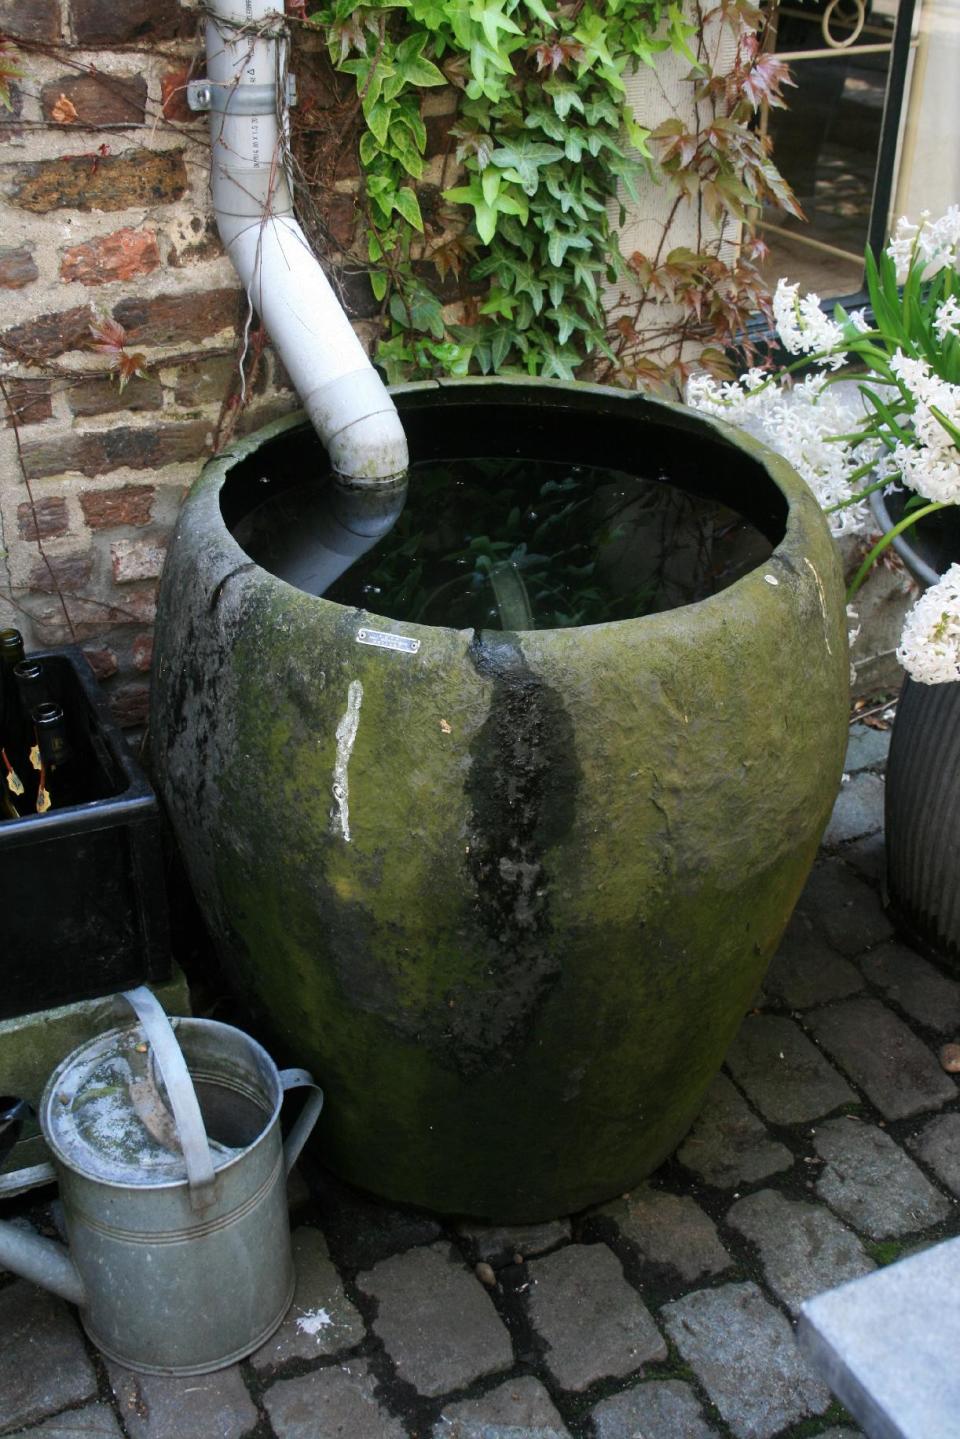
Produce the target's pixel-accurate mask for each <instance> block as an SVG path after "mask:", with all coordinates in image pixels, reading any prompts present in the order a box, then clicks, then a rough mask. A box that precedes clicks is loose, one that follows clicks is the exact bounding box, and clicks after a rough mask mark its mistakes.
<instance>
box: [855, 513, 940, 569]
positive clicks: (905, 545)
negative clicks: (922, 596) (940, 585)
mask: <svg viewBox="0 0 960 1439" xmlns="http://www.w3.org/2000/svg"><path fill="white" fill-rule="evenodd" d="M869 500H870V510H871V512H872V514H873V518H874V519H875V520H876V522H877V524H878V525H879V526H880V528H881V529H882V530H883V533H884V534H885V535H886V534H889V532H890V531H891V530H892V529H893V527H894V524H895V523H896V522H895V521H894V519H893V516H892V515H891V514H890V511H889V510H888V509H887V502H886V500H885V499H884V497H883V491H882V490H873V491H872V492H871V494H870V495H869ZM891 544H892V545H893V548H894V549H895V550H896V552H897V554H898V555H899V556H900V558H901V559H902V560H903V563H904V564H905V565H906V567H907V569H908V570H909V571H910V573H911V574H912V575H913V578H914V579H915V580H916V581H917V583H918V584H920V585H923V586H925V587H929V586H930V585H935V584H937V582H938V581H939V579H940V576H939V574H938V573H937V571H936V570H935V569H934V568H933V566H932V565H930V564H928V563H927V561H926V560H925V559H924V558H923V556H922V555H920V554H918V552H917V551H916V550H915V549H914V547H913V545H911V544H910V542H909V540H905V539H904V538H903V535H894V537H893V539H892V541H891Z"/></svg>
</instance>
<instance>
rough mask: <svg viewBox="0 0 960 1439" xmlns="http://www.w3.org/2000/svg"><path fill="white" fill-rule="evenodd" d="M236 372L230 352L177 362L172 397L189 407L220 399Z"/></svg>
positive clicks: (178, 402) (217, 401)
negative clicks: (193, 361)
mask: <svg viewBox="0 0 960 1439" xmlns="http://www.w3.org/2000/svg"><path fill="white" fill-rule="evenodd" d="M236 373H237V360H236V356H234V355H211V356H210V358H209V359H204V360H198V361H196V362H195V363H193V364H189V365H181V367H180V369H179V370H178V371H177V387H176V390H175V392H174V399H175V400H176V402H177V404H178V405H182V406H183V407H184V408H185V409H190V408H192V407H193V406H194V405H209V404H214V403H217V404H218V403H220V401H222V399H223V397H224V395H225V394H227V392H228V390H229V389H230V385H231V382H232V381H233V379H234V377H235V375H236Z"/></svg>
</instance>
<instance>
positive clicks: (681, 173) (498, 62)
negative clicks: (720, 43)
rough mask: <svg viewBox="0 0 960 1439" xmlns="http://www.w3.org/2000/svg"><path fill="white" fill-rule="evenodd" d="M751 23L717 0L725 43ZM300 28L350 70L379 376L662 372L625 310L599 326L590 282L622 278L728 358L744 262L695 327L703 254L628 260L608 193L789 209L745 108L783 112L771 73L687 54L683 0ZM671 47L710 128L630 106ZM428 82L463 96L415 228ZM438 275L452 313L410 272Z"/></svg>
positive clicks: (364, 12) (366, 9)
mask: <svg viewBox="0 0 960 1439" xmlns="http://www.w3.org/2000/svg"><path fill="white" fill-rule="evenodd" d="M756 13H757V12H754V11H752V10H751V8H750V6H749V0H721V5H720V7H719V9H718V10H717V11H714V12H712V14H713V15H719V16H720V17H721V20H722V22H723V23H729V24H731V25H733V26H734V27H735V28H736V30H737V32H738V37H741V36H752V34H753V31H752V29H751V25H752V23H753V17H754V16H756ZM308 23H309V24H310V25H312V26H315V27H320V28H321V29H322V31H323V33H324V35H325V36H326V39H327V42H328V45H329V52H330V56H331V60H332V62H333V64H334V66H335V68H336V69H337V70H339V71H340V72H342V73H345V74H347V75H350V76H352V77H353V78H354V81H355V85H356V96H357V103H358V104H359V106H360V107H361V110H362V115H363V120H364V130H363V133H362V136H361V139H360V145H359V157H360V162H361V166H362V171H363V176H364V182H365V183H364V203H365V208H366V219H367V233H366V246H367V254H366V258H367V261H368V263H369V280H370V284H371V286H372V288H373V292H374V295H375V296H376V298H377V300H378V301H381V302H382V305H383V315H384V321H385V325H384V333H383V335H382V337H381V340H380V343H379V347H378V351H377V359H378V361H379V363H380V364H381V365H382V366H383V368H384V369H385V370H386V373H387V376H388V378H389V379H390V380H391V381H398V380H401V379H405V378H410V377H422V376H425V375H431V374H434V373H438V372H442V373H447V374H451V373H452V374H455V375H460V374H466V373H469V372H480V373H482V374H488V373H491V372H498V373H503V372H511V371H512V372H519V373H523V374H528V375H536V376H544V377H552V378H556V379H571V378H573V377H574V376H575V375H578V374H583V373H584V372H585V371H586V372H592V373H594V374H601V373H602V374H603V376H604V377H606V378H613V379H619V380H621V381H623V382H626V383H635V382H637V381H638V380H640V381H647V382H661V383H669V381H670V380H671V379H674V380H675V379H676V375H675V374H672V373H671V364H670V363H665V364H660V362H658V361H652V360H651V361H649V362H648V363H647V366H646V370H644V368H643V366H642V365H640V366H638V364H637V356H636V354H635V351H636V348H637V346H636V344H635V343H634V342H635V340H636V338H637V336H638V334H639V331H638V328H637V325H636V324H635V323H634V322H633V321H632V320H631V319H630V318H629V317H627V318H626V320H625V318H624V316H623V314H621V315H620V317H619V321H618V325H617V326H616V327H614V328H613V329H611V326H610V323H609V321H608V317H607V315H606V314H605V311H604V304H603V295H604V282H606V283H607V284H608V285H609V284H610V283H613V284H617V283H618V282H619V283H620V284H621V285H625V286H627V287H632V293H634V294H638V293H639V295H640V296H641V305H640V308H642V307H643V304H645V303H647V302H648V301H656V300H657V299H658V298H661V297H662V295H665V294H667V293H668V292H671V298H672V299H676V297H677V295H678V294H679V295H680V302H681V306H682V307H684V306H685V309H684V313H683V316H682V320H683V335H684V338H685V339H687V338H689V337H690V336H694V338H696V335H695V334H694V332H695V331H697V329H698V328H699V330H700V331H701V332H703V333H702V334H701V335H700V336H699V338H700V341H701V344H700V349H701V351H703V350H706V352H707V356H708V362H710V360H711V357H712V361H713V364H714V365H715V367H717V368H722V366H723V363H724V362H723V357H722V354H721V351H720V349H719V348H718V347H717V345H716V343H715V342H716V340H717V338H718V334H719V332H720V331H721V330H722V331H723V335H722V338H723V340H724V341H725V340H726V339H727V332H729V331H731V329H732V326H733V322H734V318H735V314H736V315H739V309H738V303H739V302H740V301H742V302H743V305H744V306H746V305H747V304H749V305H753V306H756V305H757V304H760V305H761V306H762V304H763V300H764V297H763V294H762V287H761V286H760V284H759V280H758V277H757V275H756V272H755V267H752V265H751V257H750V252H749V250H748V251H747V252H745V260H744V265H745V266H746V268H745V269H744V268H743V267H742V266H741V267H740V269H739V271H737V272H736V273H735V274H734V283H733V289H732V291H731V286H730V285H727V286H726V289H725V291H724V294H725V297H726V308H725V310H724V311H723V313H722V314H719V313H718V314H715V315H713V316H711V315H707V316H706V318H705V315H704V301H703V294H704V291H705V288H706V287H707V286H708V285H709V284H710V283H713V282H715V281H716V279H717V276H716V273H713V274H711V273H710V266H711V265H713V266H714V271H715V266H716V257H715V255H714V254H713V253H712V252H711V253H708V252H704V253H703V254H702V255H698V254H696V253H695V252H691V251H689V250H687V251H684V252H683V254H679V253H677V252H676V251H675V250H671V251H669V252H668V253H666V254H664V255H657V256H655V257H653V259H647V258H645V257H643V256H634V257H632V258H629V259H626V260H625V259H624V257H623V256H621V254H620V251H619V249H618V246H617V242H616V235H615V233H614V232H613V231H612V229H611V225H610V220H609V215H610V211H611V201H614V202H615V205H614V211H615V210H616V204H618V203H619V202H620V200H621V199H622V198H623V197H624V196H626V197H627V198H628V199H629V200H630V201H631V202H632V203H634V204H640V203H641V195H642V193H643V190H644V187H645V186H649V185H651V184H658V185H663V184H670V185H672V186H674V188H675V189H676V190H677V192H678V193H679V194H681V195H682V194H686V195H688V196H689V194H690V193H691V192H692V191H696V195H697V201H698V203H700V204H705V205H706V206H707V207H708V209H709V210H710V212H711V213H712V214H714V215H716V214H718V213H719V212H721V211H722V212H724V213H729V214H730V215H732V216H734V217H735V218H736V219H737V220H738V221H740V220H743V219H746V220H748V221H749V219H750V218H751V216H752V214H754V213H755V212H756V211H757V210H758V208H759V206H760V205H761V204H762V203H763V202H764V201H766V200H768V199H772V198H776V199H777V200H778V202H779V203H786V204H787V205H788V206H789V205H790V204H791V203H792V202H791V200H790V197H789V192H788V191H787V190H786V187H785V186H784V185H783V182H782V181H781V180H780V179H779V176H778V175H777V174H776V171H775V170H774V168H773V166H772V164H771V163H770V161H769V157H768V156H767V154H766V152H765V146H764V142H763V140H762V139H761V137H760V136H759V135H758V134H756V133H755V132H754V131H753V130H752V128H751V121H752V118H753V115H754V112H755V110H756V109H757V107H758V106H759V104H760V103H761V102H762V101H763V100H764V99H772V100H773V102H774V103H777V101H778V96H779V85H780V83H782V80H783V78H784V76H783V74H782V67H779V68H778V67H777V65H776V62H771V61H770V57H763V56H762V55H760V53H759V49H758V48H756V47H754V48H753V49H752V50H751V48H750V43H751V42H748V44H747V45H746V48H744V46H743V45H742V44H741V43H740V40H739V38H738V58H737V62H736V66H735V73H734V77H733V79H732V80H731V79H730V77H729V75H726V76H722V77H716V76H715V75H714V74H713V73H712V71H711V69H710V67H709V65H708V64H706V63H705V62H704V59H703V55H702V47H700V53H698V46H697V36H698V33H699V32H700V31H701V30H702V26H703V23H704V16H703V15H702V13H700V12H697V11H693V12H691V11H690V9H689V6H688V7H687V8H686V9H684V8H682V6H681V4H680V3H678V0H603V3H601V0H567V3H563V4H560V5H557V6H554V7H552V8H551V7H548V4H547V3H545V0H386V3H381V4H376V5H365V4H357V3H355V0H327V3H325V4H324V5H322V6H321V7H320V8H319V9H317V10H316V11H314V13H313V14H312V15H311V16H310V17H309V22H308ZM664 51H673V52H676V53H678V54H680V55H681V56H683V57H684V59H685V62H686V63H687V64H689V67H690V79H691V88H692V90H693V89H695V93H696V100H697V114H698V115H699V114H700V113H701V111H702V112H703V114H704V116H705V121H704V123H705V124H707V125H708V126H709V129H708V131H705V132H704V133H703V134H701V133H700V130H699V128H698V126H697V125H694V126H693V128H692V129H691V127H690V126H689V125H687V124H685V123H683V122H681V121H680V120H670V121H668V122H667V124H666V125H661V126H660V127H659V128H658V129H655V130H653V131H651V130H650V129H647V128H644V127H643V126H642V125H641V124H639V123H638V121H637V119H636V118H635V117H634V115H633V113H632V111H631V109H630V107H629V106H628V105H627V104H626V99H625V88H624V74H625V72H626V71H627V69H628V67H630V66H635V65H646V66H651V67H654V66H655V65H656V62H657V58H658V56H660V55H662V54H663V52H664ZM441 86H452V87H454V88H455V90H456V91H457V92H458V100H459V103H458V113H457V115H456V117H455V123H454V124H453V125H452V127H451V129H450V137H451V145H452V146H455V150H454V154H453V156H452V157H451V158H452V161H453V163H454V165H455V167H456V171H457V173H456V174H454V175H452V176H451V177H450V178H451V179H452V180H455V181H456V183H450V184H448V185H447V186H446V188H444V189H443V191H442V206H441V208H440V212H439V215H438V214H436V213H434V214H431V216H430V223H429V224H427V223H425V218H424V213H423V210H422V207H421V203H420V199H419V198H418V184H419V182H421V181H422V180H423V178H424V172H425V163H426V162H425V154H426V151H427V127H426V124H425V122H424V119H423V115H422V103H421V102H422V97H423V95H424V92H426V91H429V90H430V89H433V88H435V87H441ZM424 262H427V263H426V266H425V263H424ZM431 265H432V268H433V271H434V272H435V274H436V277H437V280H438V281H440V282H442V281H443V280H444V279H445V278H446V277H447V275H448V274H450V273H452V274H453V275H454V276H456V277H457V278H458V280H459V281H461V283H462V284H463V286H464V293H465V301H464V304H463V305H462V306H461V316H460V319H459V321H458V322H457V323H453V322H451V321H450V320H449V318H448V312H445V310H444V307H443V305H442V303H441V300H440V298H439V296H438V294H437V288H438V287H437V286H435V285H434V284H433V283H431V282H430V280H429V277H428V276H427V277H425V270H429V267H430V266H431ZM671 271H672V272H673V273H672V275H671ZM638 286H639V291H638ZM715 321H719V322H720V323H719V324H718V323H714V322H715ZM711 342H713V343H711ZM682 351H683V346H682V345H681V346H680V349H679V350H678V356H681V360H680V363H681V367H682V363H683V361H682ZM718 357H719V358H718ZM651 366H652V367H653V368H651ZM674 368H675V367H674ZM654 370H658V371H659V373H658V374H654V373H653V371H654Z"/></svg>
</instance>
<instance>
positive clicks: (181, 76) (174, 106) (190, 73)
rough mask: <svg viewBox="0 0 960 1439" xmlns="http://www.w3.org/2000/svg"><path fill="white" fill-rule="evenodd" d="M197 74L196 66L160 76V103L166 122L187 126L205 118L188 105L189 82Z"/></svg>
mask: <svg viewBox="0 0 960 1439" xmlns="http://www.w3.org/2000/svg"><path fill="white" fill-rule="evenodd" d="M196 73H197V71H196V69H195V67H194V66H191V65H183V66H181V67H180V69H178V70H168V71H167V72H166V74H165V75H161V76H160V103H161V105H162V107H163V118H164V119H165V120H172V121H173V122H174V123H175V124H177V125H185V124H189V123H190V122H191V121H195V120H200V119H202V118H203V117H202V116H201V115H199V114H196V113H195V112H194V111H193V110H191V109H190V106H189V105H188V104H187V82H188V81H190V80H192V79H193V78H194V76H195V75H196Z"/></svg>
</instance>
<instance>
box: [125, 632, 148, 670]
mask: <svg viewBox="0 0 960 1439" xmlns="http://www.w3.org/2000/svg"><path fill="white" fill-rule="evenodd" d="M130 657H131V659H132V660H133V667H134V669H135V670H136V671H137V673H138V674H142V675H143V674H149V673H150V666H151V665H152V664H153V635H152V634H146V635H137V637H136V639H135V640H134V642H133V644H132V645H131V646H130Z"/></svg>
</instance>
